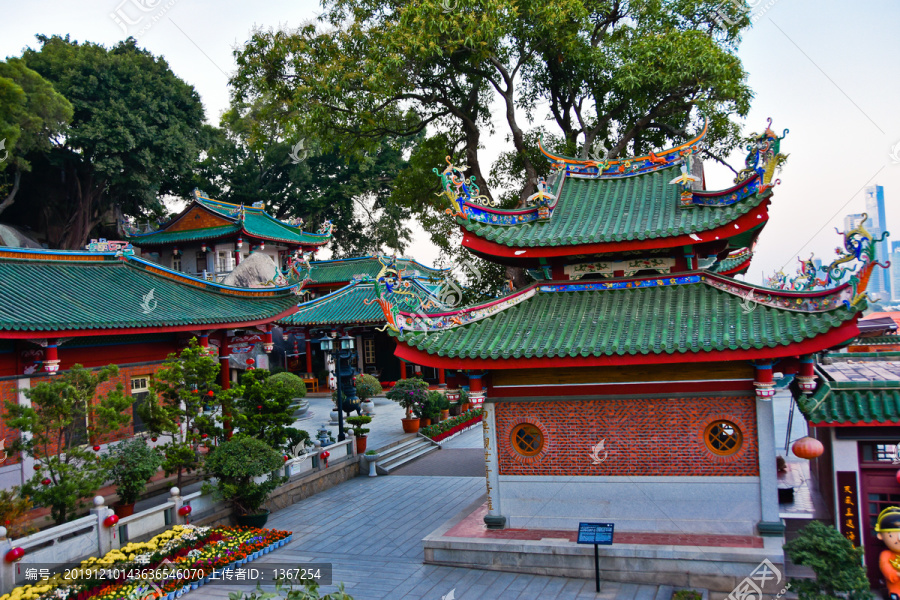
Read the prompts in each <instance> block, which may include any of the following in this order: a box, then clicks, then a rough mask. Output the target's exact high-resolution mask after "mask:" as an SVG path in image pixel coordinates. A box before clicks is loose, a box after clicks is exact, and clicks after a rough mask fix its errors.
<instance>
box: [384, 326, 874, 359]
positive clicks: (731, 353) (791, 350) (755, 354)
mask: <svg viewBox="0 0 900 600" xmlns="http://www.w3.org/2000/svg"><path fill="white" fill-rule="evenodd" d="M858 315H859V314H857V317H856V318H854V319H852V320H850V321H846V322H845V323H843V324H841V325H840V326H839V327H836V328H834V329H832V330H831V331H829V332H828V333H825V334H823V335H820V336H818V337H815V338H812V339H809V340H803V341H802V342H798V343H795V344H790V345H788V346H779V347H777V348H763V349H759V350H758V349H752V350H721V351H718V350H713V351H709V352H684V353H675V354H636V355H631V354H625V355H622V356H587V357H582V356H577V357H571V356H561V357H560V356H554V357H541V358H498V359H490V358H487V359H485V358H450V357H447V356H437V355H434V354H428V353H427V352H424V351H422V350H419V349H418V348H411V347H409V346H407V345H406V344H404V343H402V342H400V343H398V344H397V349H396V350H395V351H394V355H395V356H397V357H398V358H400V359H402V360H405V361H408V362H411V363H415V364H417V365H424V366H428V367H437V368H442V369H541V368H547V369H549V368H559V367H618V366H622V365H662V364H676V363H691V362H696V361H697V360H704V361H709V362H719V361H733V360H760V359H765V358H784V357H787V356H797V355H800V354H811V353H813V352H821V351H822V350H825V349H826V348H832V347H834V346H837V345H840V344H842V343H844V342H846V341H847V340H850V339H853V338H854V337H856V336H858V335H859V327H857V326H856V319H857V318H858Z"/></svg>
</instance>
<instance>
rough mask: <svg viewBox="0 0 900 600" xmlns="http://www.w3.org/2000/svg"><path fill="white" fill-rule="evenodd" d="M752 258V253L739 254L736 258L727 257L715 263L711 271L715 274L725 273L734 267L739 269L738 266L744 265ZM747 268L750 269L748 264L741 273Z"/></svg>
mask: <svg viewBox="0 0 900 600" xmlns="http://www.w3.org/2000/svg"><path fill="white" fill-rule="evenodd" d="M752 257H753V253H752V252H750V253H747V254H744V253H741V254H740V255H738V256H727V257H725V258H724V259H723V260H720V261H719V262H718V263H716V265H715V267H713V269H712V270H713V271H714V272H715V273H727V272H728V271H730V270H732V269H734V268H735V267H739V266H740V265H742V264H744V263H745V262H747V261H748V260H749V259H751V258H752ZM748 268H750V265H749V264H748V265H747V266H746V267H745V268H744V269H743V271H744V272H746V271H747V269H748Z"/></svg>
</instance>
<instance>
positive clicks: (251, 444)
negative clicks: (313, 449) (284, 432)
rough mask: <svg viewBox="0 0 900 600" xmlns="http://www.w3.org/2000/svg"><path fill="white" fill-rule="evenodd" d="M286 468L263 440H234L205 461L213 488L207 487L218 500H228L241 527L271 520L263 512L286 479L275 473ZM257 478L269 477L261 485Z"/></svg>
mask: <svg viewBox="0 0 900 600" xmlns="http://www.w3.org/2000/svg"><path fill="white" fill-rule="evenodd" d="M283 464H284V457H283V455H282V454H281V453H280V452H278V451H277V450H275V449H274V448H272V447H271V446H269V445H268V444H266V443H265V442H264V441H262V440H258V439H256V438H252V437H246V436H235V437H234V438H233V439H232V440H230V441H228V442H225V443H223V444H221V445H220V446H218V447H217V448H216V449H215V450H213V451H212V453H211V454H210V455H209V458H207V459H206V473H207V477H209V476H212V477H215V478H216V482H215V484H214V485H211V484H209V483H207V484H205V485H204V491H212V492H213V493H214V494H215V497H216V498H217V499H222V500H227V501H228V502H230V503H231V505H232V507H233V508H234V515H235V519H236V520H237V524H238V525H242V526H245V527H262V526H264V525H265V524H266V521H267V520H268V518H269V511H268V510H266V509H264V508H263V505H264V504H265V503H266V500H268V499H269V494H271V493H272V491H273V490H275V488H277V487H278V486H279V485H281V484H282V483H284V482H285V481H286V480H287V478H286V477H279V476H277V475H276V474H275V472H276V471H277V470H278V469H279V468H280V467H281V466H282V465H283ZM257 477H266V479H265V480H263V481H262V482H257V481H255V478H257Z"/></svg>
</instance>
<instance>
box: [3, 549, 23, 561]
mask: <svg viewBox="0 0 900 600" xmlns="http://www.w3.org/2000/svg"><path fill="white" fill-rule="evenodd" d="M23 556H25V549H24V548H21V547H20V548H12V549H11V550H10V551H9V552H7V553H6V562H8V563H14V562H19V561H20V560H22V557H23Z"/></svg>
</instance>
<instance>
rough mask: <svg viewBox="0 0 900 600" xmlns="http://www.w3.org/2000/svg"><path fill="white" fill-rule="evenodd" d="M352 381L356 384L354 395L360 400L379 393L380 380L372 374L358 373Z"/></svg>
mask: <svg viewBox="0 0 900 600" xmlns="http://www.w3.org/2000/svg"><path fill="white" fill-rule="evenodd" d="M353 382H354V383H355V384H356V395H357V396H358V397H359V399H360V400H361V401H365V400H368V399H369V398H374V397H375V396H377V395H379V394H380V393H381V390H382V388H381V382H380V381H378V379H376V378H375V377H373V376H372V375H367V374H366V373H360V374H359V375H357V376H356V377H355V378H354V379H353Z"/></svg>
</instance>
